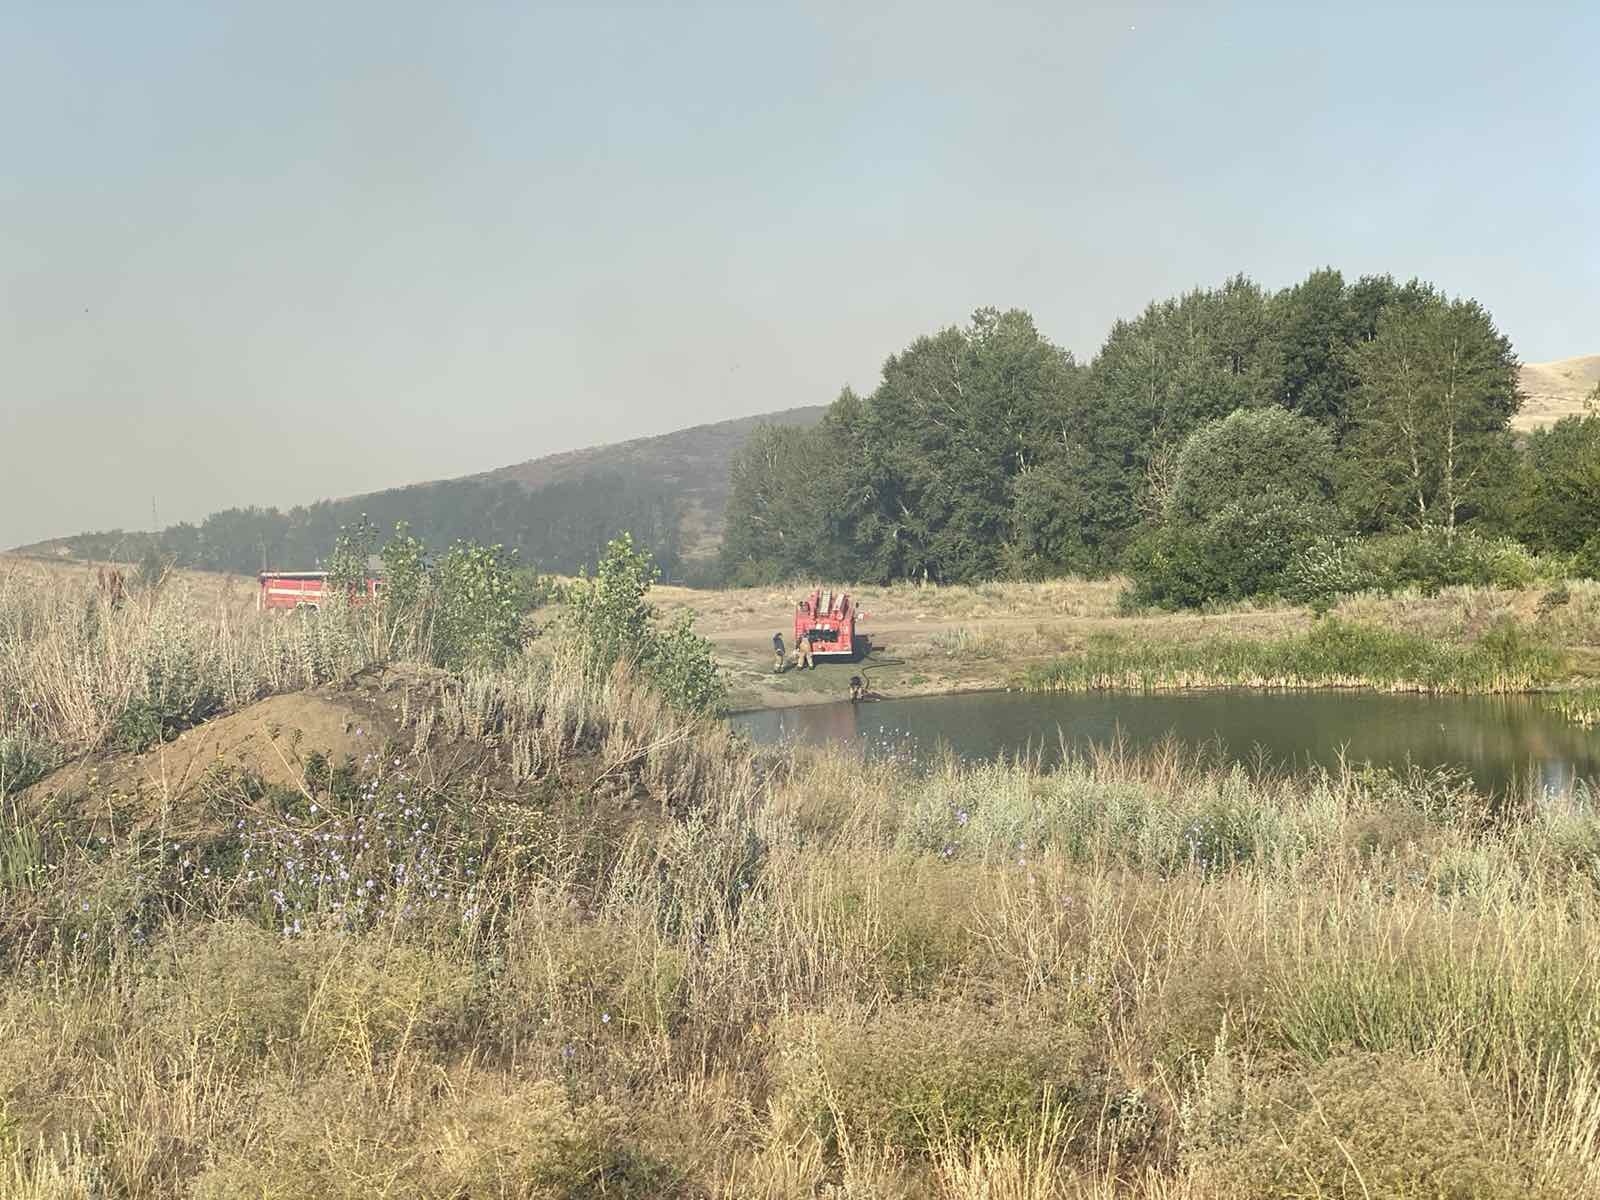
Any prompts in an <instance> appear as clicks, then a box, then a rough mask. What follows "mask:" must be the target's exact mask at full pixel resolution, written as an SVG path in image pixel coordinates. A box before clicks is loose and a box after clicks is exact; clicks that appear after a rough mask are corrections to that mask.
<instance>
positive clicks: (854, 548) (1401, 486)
mask: <svg viewBox="0 0 1600 1200" xmlns="http://www.w3.org/2000/svg"><path fill="white" fill-rule="evenodd" d="M1517 381H1518V362H1517V358H1516V354H1515V352H1514V350H1513V348H1512V345H1511V342H1510V340H1509V339H1508V338H1507V337H1506V336H1505V335H1504V334H1502V333H1501V332H1500V331H1499V329H1498V328H1496V326H1495V323H1494V321H1493V319H1492V317H1491V316H1490V314H1489V313H1488V312H1487V311H1486V310H1485V309H1484V308H1483V306H1482V305H1480V304H1479V303H1477V302H1476V301H1474V300H1471V299H1465V298H1452V297H1450V296H1448V295H1446V294H1444V293H1443V292H1442V291H1440V290H1439V289H1438V288H1436V287H1433V286H1432V285H1430V284H1427V283H1424V282H1421V281H1418V280H1412V281H1410V282H1406V283H1400V282H1397V281H1396V280H1394V279H1393V278H1392V277H1390V276H1386V275H1382V276H1365V277H1362V278H1360V279H1358V280H1356V281H1354V282H1348V281H1346V280H1345V278H1344V277H1343V276H1342V274H1341V273H1340V272H1338V271H1336V270H1331V269H1329V270H1319V271H1316V272H1314V273H1312V274H1311V275H1310V276H1308V277H1307V278H1306V279H1305V280H1304V281H1302V282H1300V283H1298V284H1296V285H1294V286H1292V287H1289V288H1285V289H1283V290H1281V291H1277V292H1269V291H1266V290H1264V289H1262V288H1261V287H1259V286H1258V285H1256V284H1255V283H1253V282H1252V281H1251V280H1249V279H1248V278H1246V277H1244V276H1242V275H1241V276H1236V277H1234V278H1232V279H1229V280H1227V281H1226V282H1225V283H1223V284H1222V285H1221V286H1220V287H1216V288H1210V289H1201V290H1196V291H1192V292H1189V293H1187V294H1185V295H1183V296H1179V297H1176V298H1173V299H1170V300H1165V301H1162V302H1159V303H1154V304H1151V305H1150V306H1149V307H1148V308H1146V309H1145V311H1144V312H1143V313H1141V314H1140V315H1139V316H1137V317H1136V318H1133V319H1132V320H1124V321H1118V322H1117V323H1116V325H1114V326H1113V327H1112V329H1111V331H1110V333H1109V334H1108V336H1107V337H1106V340H1105V343H1104V344H1103V345H1102V347H1101V348H1100V350H1099V352H1098V353H1097V354H1096V355H1095V357H1094V359H1093V360H1092V361H1091V362H1089V363H1087V364H1084V363H1079V362H1077V361H1076V360H1075V359H1074V357H1073V355H1072V354H1071V353H1070V352H1069V351H1067V350H1065V349H1063V348H1061V347H1059V346H1057V345H1055V344H1054V343H1052V342H1051V341H1050V340H1049V339H1048V338H1047V337H1046V336H1045V335H1044V334H1043V333H1041V332H1040V330H1039V329H1038V327H1037V326H1036V324H1035V322H1034V320H1033V318H1032V317H1031V316H1030V315H1029V314H1028V313H1026V312H1022V311H1020V310H1015V309H1013V310H1010V311H1005V312H1001V311H997V310H994V309H982V310H979V311H978V312H977V313H976V314H974V316H973V318H972V320H971V321H970V322H969V323H968V324H967V325H965V326H962V327H952V328H948V329H944V330H940V331H939V332H937V333H933V334H929V335H927V336H924V337H920V338H918V339H917V340H916V341H914V342H913V343H912V344H911V345H910V346H908V347H906V348H905V349H904V350H902V351H900V352H899V353H897V354H894V355H892V356H891V357H890V358H889V359H888V360H887V362H886V363H885V364H884V367H883V372H882V376H881V379H880V381H879V383H878V386H877V387H876V388H875V389H874V390H873V391H872V393H871V394H869V395H866V396H860V395H857V394H856V393H854V392H853V391H851V390H849V389H846V390H845V391H844V392H843V393H842V394H841V395H840V397H839V398H838V400H836V401H835V402H834V404H833V405H832V406H831V408H830V409H829V410H828V412H827V415H826V416H825V418H824V420H823V421H822V423H821V425H820V426H818V427H816V428H814V429H809V430H803V431H795V430H781V431H780V430H762V431H758V433H757V434H756V435H755V436H754V437H753V438H752V439H751V441H750V442H749V444H748V445H747V446H746V447H745V448H744V450H743V451H742V452H741V453H740V454H738V455H737V457H736V459H735V461H734V463H733V467H732V477H731V480H730V488H731V495H730V503H729V510H728V514H727V529H728V533H727V537H726V540H725V542H724V546H723V560H722V562H723V570H724V573H725V575H726V577H727V578H728V579H729V580H730V581H732V582H742V583H756V582H764V581H769V580H777V579H784V578H790V577H794V576H815V575H822V576H827V577H830V578H842V579H856V580H869V581H874V582H888V581H892V580H896V579H916V580H929V581H935V582H940V583H965V582H972V581H976V580H982V579H990V578H995V577H1001V576H1005V577H1013V578H1039V577H1045V576H1051V575H1060V574H1065V573H1087V574H1104V573H1107V572H1111V571H1114V570H1128V571H1129V572H1130V573H1131V574H1132V576H1133V578H1134V581H1135V590H1136V592H1137V593H1138V598H1140V599H1142V600H1144V601H1146V602H1150V603H1161V604H1176V605H1181V604H1193V603H1202V602H1204V601H1206V600H1209V599H1217V598H1231V597H1236V596H1240V595H1249V594H1259V593H1261V592H1275V591H1285V592H1294V591H1296V590H1300V591H1305V590H1308V589H1311V590H1314V587H1313V585H1314V582H1315V577H1316V570H1315V568H1316V565H1317V564H1318V563H1324V565H1325V560H1327V558H1328V556H1330V555H1332V556H1333V557H1334V558H1336V559H1341V561H1343V560H1349V561H1348V562H1346V563H1345V565H1346V566H1349V568H1350V570H1351V571H1356V570H1357V565H1355V555H1354V552H1355V550H1357V549H1360V548H1362V547H1365V546H1366V545H1367V544H1368V543H1373V544H1374V545H1382V546H1388V550H1387V551H1386V553H1388V555H1389V557H1388V558H1386V559H1384V560H1383V564H1384V566H1385V569H1389V568H1393V569H1394V570H1400V569H1402V568H1401V567H1399V566H1396V565H1395V563H1394V562H1391V561H1390V560H1391V559H1395V560H1396V561H1398V560H1399V559H1405V558H1406V556H1407V555H1411V556H1413V557H1414V556H1415V555H1417V554H1423V553H1430V554H1434V555H1435V556H1436V557H1437V556H1438V555H1439V554H1443V555H1445V556H1446V557H1447V558H1448V557H1449V556H1450V555H1457V556H1460V555H1462V554H1466V555H1468V556H1469V557H1471V558H1472V559H1473V562H1477V560H1478V559H1480V558H1483V557H1484V556H1485V555H1486V554H1488V555H1489V557H1492V554H1489V552H1490V551H1491V550H1496V548H1497V547H1500V545H1501V543H1502V542H1503V541H1504V540H1505V539H1517V545H1519V546H1522V547H1526V548H1527V549H1528V550H1529V551H1531V552H1538V553H1546V554H1564V555H1568V556H1570V557H1571V559H1572V564H1570V565H1572V566H1574V567H1575V568H1576V569H1579V570H1582V569H1584V566H1585V564H1588V566H1587V570H1588V571H1589V573H1595V571H1596V570H1597V569H1600V486H1597V485H1600V478H1597V473H1600V454H1597V453H1596V451H1597V449H1600V418H1596V417H1594V416H1593V415H1591V416H1589V417H1586V418H1573V419H1569V420H1566V421H1563V422H1561V423H1560V424H1558V425H1556V426H1555V427H1554V428H1551V429H1549V430H1542V431H1539V432H1537V433H1535V434H1533V435H1532V436H1531V437H1528V438H1524V439H1519V438H1518V436H1517V435H1516V434H1515V433H1514V432H1513V431H1512V429H1511V425H1510V422H1511V419H1512V417H1513V416H1515V414H1516V412H1517V410H1518V407H1519V405H1520V403H1521V400H1522V397H1521V395H1520V393H1519V391H1518V386H1517ZM1396 538H1398V539H1401V541H1403V542H1404V543H1405V545H1404V546H1402V547H1400V548H1399V549H1396V548H1395V545H1394V544H1392V543H1394V539H1396ZM1384 539H1389V540H1388V541H1385V540H1384ZM1496 552H1498V551H1496ZM1362 553H1366V551H1365V550H1362ZM1319 556H1320V557H1319ZM1396 556H1398V559H1397V558H1396ZM1368 558H1369V559H1371V555H1368ZM1376 562H1377V560H1376V559H1372V561H1370V562H1368V564H1367V567H1365V568H1361V569H1363V570H1376V569H1377V567H1376V566H1374V563H1376ZM1469 567H1471V565H1470V564H1469ZM1440 569H1441V570H1443V569H1445V568H1440ZM1463 569H1466V568H1463ZM1471 569H1476V568H1475V567H1472V568H1471ZM1357 573H1359V572H1357ZM1447 573H1448V572H1447ZM1326 574H1327V572H1324V575H1326ZM1307 580H1311V581H1312V582H1311V583H1307V582H1306V581H1307ZM1380 582H1381V581H1380Z"/></svg>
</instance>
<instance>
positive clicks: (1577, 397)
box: [1512, 354, 1600, 430]
mask: <svg viewBox="0 0 1600 1200" xmlns="http://www.w3.org/2000/svg"><path fill="white" fill-rule="evenodd" d="M1597 385H1600V354H1586V355H1580V356H1579V357H1577V358H1560V359H1556V360H1555V361H1554V362H1547V363H1524V364H1523V365H1522V390H1523V391H1524V392H1525V393H1527V397H1528V398H1527V400H1526V401H1525V402H1524V403H1523V405H1522V411H1521V412H1519V413H1518V414H1517V416H1516V419H1515V420H1513V421H1512V425H1514V426H1515V427H1516V428H1517V429H1521V430H1529V429H1540V428H1543V427H1544V426H1546V425H1554V424H1555V423H1556V422H1557V421H1559V420H1560V419H1561V418H1562V417H1570V416H1576V415H1578V414H1581V413H1582V412H1583V406H1584V401H1586V400H1587V399H1588V398H1589V396H1590V394H1591V393H1592V392H1593V391H1594V389H1595V387H1596V386H1597Z"/></svg>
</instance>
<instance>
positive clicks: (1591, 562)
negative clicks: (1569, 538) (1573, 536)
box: [1572, 533, 1600, 579]
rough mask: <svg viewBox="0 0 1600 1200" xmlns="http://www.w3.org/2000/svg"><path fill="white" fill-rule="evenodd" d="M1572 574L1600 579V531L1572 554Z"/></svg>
mask: <svg viewBox="0 0 1600 1200" xmlns="http://www.w3.org/2000/svg"><path fill="white" fill-rule="evenodd" d="M1572 574H1573V575H1576V576H1577V577H1578V578H1580V579H1600V533H1597V534H1595V535H1594V536H1593V537H1592V538H1590V539H1589V540H1588V541H1586V542H1585V543H1584V544H1583V545H1582V546H1580V547H1579V548H1578V552H1577V553H1576V554H1574V555H1573V556H1572Z"/></svg>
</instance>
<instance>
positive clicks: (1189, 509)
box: [1124, 408, 1340, 608]
mask: <svg viewBox="0 0 1600 1200" xmlns="http://www.w3.org/2000/svg"><path fill="white" fill-rule="evenodd" d="M1332 474H1333V445H1332V442H1331V441H1330V439H1329V435H1328V432H1327V431H1326V430H1325V429H1323V428H1322V427H1321V426H1320V425H1318V424H1317V423H1316V422H1314V421H1311V420H1308V419H1307V418H1305V417H1299V416H1295V415H1294V414H1292V413H1288V412H1285V411H1283V410H1282V409H1277V408H1268V409H1240V410H1238V411H1236V412H1234V413H1232V414H1231V415H1229V416H1227V417H1225V418H1223V419H1222V420H1220V421H1213V422H1211V423H1209V424H1207V425H1202V426H1201V427H1200V428H1199V429H1197V430H1196V431H1195V432H1194V433H1193V434H1192V435H1191V436H1190V437H1189V439H1188V441H1186V442H1185V443H1184V444H1183V449H1182V450H1181V451H1180V452H1179V454H1178V459H1177V469H1176V475H1175V478H1174V481H1173V484H1172V489H1171V492H1170V494H1169V495H1168V496H1166V497H1165V502H1164V506H1163V511H1162V516H1161V519H1160V521H1159V523H1158V524H1157V525H1155V526H1154V527H1153V528H1152V529H1150V530H1148V531H1146V532H1145V533H1144V534H1143V535H1142V536H1141V537H1139V538H1137V539H1135V541H1134V542H1133V544H1132V545H1131V546H1130V547H1129V550H1128V552H1127V555H1126V557H1125V560H1124V566H1125V567H1126V569H1127V571H1128V574H1129V575H1130V576H1131V578H1132V586H1131V588H1130V592H1129V601H1130V603H1132V604H1134V605H1156V606H1159V607H1162V608H1194V607H1198V606H1199V605H1202V604H1205V603H1207V602H1208V601H1213V600H1241V599H1244V598H1246V597H1249V596H1256V595H1270V594H1274V593H1277V592H1279V591H1281V590H1283V589H1284V587H1285V583H1286V580H1285V573H1286V570H1287V568H1288V567H1289V564H1290V563H1291V562H1292V561H1293V560H1294V559H1295V558H1296V556H1297V555H1298V554H1300V553H1301V552H1302V551H1303V550H1304V549H1305V548H1306V547H1308V546H1311V545H1313V544H1315V543H1316V542H1317V541H1319V540H1320V539H1324V538H1326V537H1328V536H1329V535H1330V534H1332V533H1333V532H1335V531H1336V530H1337V528H1338V526H1339V523H1340V518H1339V515H1338V510H1337V509H1335V508H1334V506H1333V503H1332V499H1331V497H1332V483H1331V478H1332Z"/></svg>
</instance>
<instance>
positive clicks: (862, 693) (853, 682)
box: [850, 675, 867, 704]
mask: <svg viewBox="0 0 1600 1200" xmlns="http://www.w3.org/2000/svg"><path fill="white" fill-rule="evenodd" d="M866 695H867V681H866V680H865V679H863V678H861V676H859V675H852V676H850V703H851V704H860V703H861V701H862V700H864V699H865V698H866Z"/></svg>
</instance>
